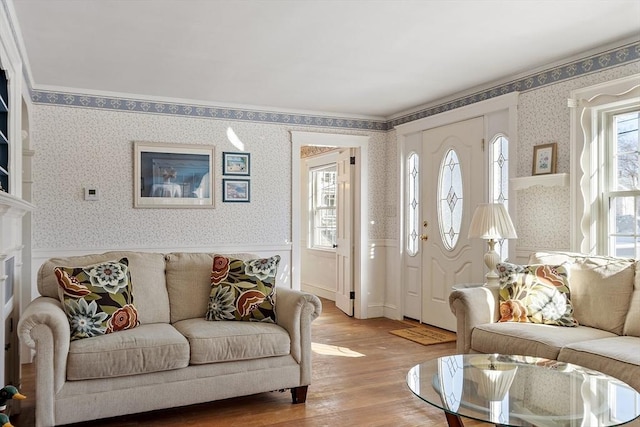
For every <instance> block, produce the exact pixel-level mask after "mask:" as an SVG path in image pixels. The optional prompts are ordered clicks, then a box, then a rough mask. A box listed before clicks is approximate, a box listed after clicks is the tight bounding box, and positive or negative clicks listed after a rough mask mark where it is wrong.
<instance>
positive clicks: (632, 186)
mask: <svg viewBox="0 0 640 427" xmlns="http://www.w3.org/2000/svg"><path fill="white" fill-rule="evenodd" d="M639 118H640V110H633V111H622V112H615V111H603V112H602V127H603V130H604V132H603V133H602V135H603V138H602V139H603V143H604V152H605V153H608V154H609V155H610V156H605V158H610V159H611V162H608V163H607V166H608V168H607V169H608V170H607V174H606V175H605V176H604V177H603V178H604V185H603V187H604V189H605V190H604V194H603V210H604V211H603V213H604V215H603V216H604V217H605V218H607V219H608V220H607V221H606V226H607V230H606V234H607V237H608V238H607V240H608V243H609V244H608V248H607V252H608V253H609V254H610V255H616V256H624V257H628V258H637V257H640V230H639V225H640V224H639V222H638V221H639V220H640V185H639V183H638V175H639V173H640V164H639V161H638V160H639V155H640V145H639V141H638V119H639ZM607 208H608V209H607ZM603 231H604V230H603Z"/></svg>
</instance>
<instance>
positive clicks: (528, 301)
mask: <svg viewBox="0 0 640 427" xmlns="http://www.w3.org/2000/svg"><path fill="white" fill-rule="evenodd" d="M496 268H497V270H498V275H499V280H500V292H499V294H500V318H499V319H498V321H499V322H532V323H543V324H545V325H558V326H576V325H577V322H576V320H575V319H574V318H573V307H572V305H571V300H570V299H569V286H568V279H567V270H566V268H565V267H564V266H562V265H545V264H532V265H524V266H522V265H516V264H511V263H508V262H504V263H498V264H497V266H496Z"/></svg>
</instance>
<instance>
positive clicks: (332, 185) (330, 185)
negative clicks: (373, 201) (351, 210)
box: [309, 164, 337, 249]
mask: <svg viewBox="0 0 640 427" xmlns="http://www.w3.org/2000/svg"><path fill="white" fill-rule="evenodd" d="M336 170H337V168H336V165H335V164H332V165H327V166H321V167H318V168H315V169H312V170H311V172H310V174H309V175H310V178H309V181H310V184H311V195H310V196H311V206H310V210H311V212H310V215H309V222H310V224H309V226H310V229H311V239H310V242H309V247H311V248H317V249H332V248H333V245H334V243H335V241H336Z"/></svg>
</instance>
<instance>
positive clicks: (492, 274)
mask: <svg viewBox="0 0 640 427" xmlns="http://www.w3.org/2000/svg"><path fill="white" fill-rule="evenodd" d="M487 243H488V244H489V250H488V251H487V253H486V254H484V263H485V264H486V266H487V268H488V269H489V272H488V273H487V274H486V276H485V279H486V280H487V283H486V284H485V286H487V287H498V286H499V281H498V273H496V264H498V263H499V262H500V261H501V259H500V255H499V254H498V253H497V252H496V250H495V249H494V248H495V245H496V241H495V240H493V239H489V240H488V241H487Z"/></svg>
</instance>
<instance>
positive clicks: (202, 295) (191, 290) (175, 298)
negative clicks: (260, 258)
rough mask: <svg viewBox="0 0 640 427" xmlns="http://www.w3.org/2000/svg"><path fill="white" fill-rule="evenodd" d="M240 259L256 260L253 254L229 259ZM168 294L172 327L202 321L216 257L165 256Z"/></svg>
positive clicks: (189, 253) (205, 255)
mask: <svg viewBox="0 0 640 427" xmlns="http://www.w3.org/2000/svg"><path fill="white" fill-rule="evenodd" d="M229 256H233V257H234V258H238V259H248V258H255V257H256V256H255V255H251V254H233V255H229ZM165 259H166V280H167V292H168V293H169V300H170V307H171V323H175V322H178V321H180V320H184V319H193V318H196V317H198V318H203V317H204V316H205V313H206V312H207V307H208V302H209V294H210V293H211V266H212V265H213V254H208V253H191V252H174V253H169V254H167V255H166V256H165Z"/></svg>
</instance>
